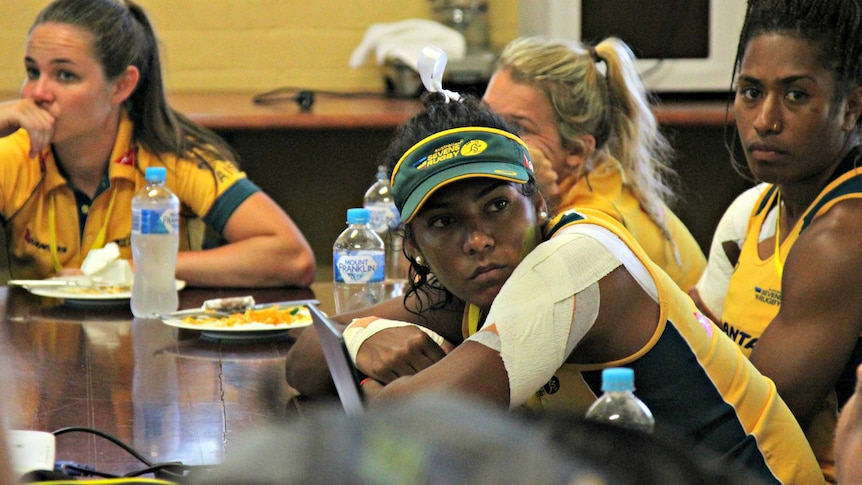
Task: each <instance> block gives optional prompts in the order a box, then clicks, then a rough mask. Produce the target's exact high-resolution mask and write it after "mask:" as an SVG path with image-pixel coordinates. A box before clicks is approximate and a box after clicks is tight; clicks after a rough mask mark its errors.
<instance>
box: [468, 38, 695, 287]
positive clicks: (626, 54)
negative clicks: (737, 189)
mask: <svg viewBox="0 0 862 485" xmlns="http://www.w3.org/2000/svg"><path fill="white" fill-rule="evenodd" d="M634 61H635V58H634V56H633V55H632V53H631V51H630V50H629V48H628V46H627V45H626V44H625V43H624V42H623V41H621V40H619V39H616V38H608V39H605V40H604V41H602V42H600V43H599V44H597V45H596V46H595V47H587V46H583V45H579V44H574V43H568V42H564V41H558V40H550V39H542V38H535V37H528V38H521V39H516V40H514V41H512V42H511V43H509V45H507V46H506V48H505V49H504V50H503V53H502V54H501V56H500V60H499V62H498V67H497V70H496V72H495V73H494V75H493V76H492V77H491V80H490V82H489V83H488V88H487V90H486V91H485V96H484V100H485V102H487V103H488V105H489V106H490V107H491V109H492V110H494V111H495V112H496V113H498V114H500V115H502V116H503V118H505V119H506V120H507V121H509V122H510V123H512V124H513V125H514V126H515V127H516V128H517V129H518V134H519V135H520V136H521V138H523V139H524V141H525V142H526V143H527V145H528V146H529V147H530V155H531V156H532V157H533V163H534V165H535V167H536V178H537V181H538V182H539V185H540V187H541V188H542V190H543V192H545V193H546V195H548V196H549V199H550V202H551V210H552V211H556V210H558V209H567V208H572V207H576V208H581V207H590V208H594V209H597V210H599V211H601V212H604V213H606V214H608V215H610V216H611V217H613V218H614V219H616V220H618V221H620V222H621V223H622V224H623V225H624V226H625V227H626V229H627V230H628V231H629V232H631V234H632V235H633V236H634V237H635V239H636V240H637V241H638V243H639V244H640V245H641V246H642V247H643V248H644V249H645V250H646V252H647V254H648V255H649V256H650V258H651V259H652V260H653V261H655V262H656V263H657V264H658V265H659V266H660V267H661V268H662V269H664V270H665V272H667V273H668V274H669V275H670V276H671V278H673V279H674V281H676V283H677V284H678V285H679V286H680V288H682V289H684V290H688V289H689V288H691V287H692V286H694V284H695V283H696V282H697V280H698V278H699V277H700V275H701V273H702V272H703V269H704V267H705V266H706V258H705V257H704V256H703V251H702V250H701V249H700V246H699V245H698V243H697V241H695V239H694V237H693V236H692V235H691V233H690V232H689V231H688V228H686V227H685V225H684V224H683V223H682V221H680V220H679V218H678V217H677V216H676V214H674V213H673V211H671V210H670V208H669V207H668V206H667V204H668V203H671V202H674V193H673V190H672V188H671V184H670V179H672V178H673V176H674V172H673V169H672V168H671V166H670V162H671V156H672V150H671V147H670V145H669V144H668V142H667V140H665V138H664V137H663V136H662V134H661V132H660V131H659V127H658V124H657V122H656V119H655V116H653V113H652V111H651V109H650V104H649V100H648V99H647V94H646V90H645V88H644V85H643V83H642V82H641V80H640V77H639V75H638V73H637V70H636V68H635V63H634Z"/></svg>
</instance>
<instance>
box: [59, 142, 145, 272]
mask: <svg viewBox="0 0 862 485" xmlns="http://www.w3.org/2000/svg"><path fill="white" fill-rule="evenodd" d="M42 163H43V166H44V163H45V160H44V158H43V159H42ZM114 163H119V164H122V165H134V164H135V150H134V148H133V149H131V150H129V151H128V152H126V153H124V154H123V156H121V157H120V158H118V159H117V160H115V161H114ZM109 167H110V165H109ZM109 190H110V191H111V200H110V201H109V202H108V210H107V211H105V221H104V222H102V227H101V228H100V229H99V233H98V234H96V239H95V240H93V244H92V245H91V246H90V249H91V250H92V249H101V248H102V246H104V245H105V238H106V237H107V234H108V224H110V222H111V214H112V213H113V212H114V200H116V198H117V188H116V187H110V188H109ZM48 224H49V225H50V227H49V229H48V235H49V237H50V241H49V243H50V244H49V246H50V250H51V260H52V261H53V263H54V271H55V272H56V273H58V274H59V273H60V270H62V269H63V265H62V264H60V258H59V257H58V256H57V203H56V202H55V201H54V193H53V192H52V193H51V197H50V198H49V199H48Z"/></svg>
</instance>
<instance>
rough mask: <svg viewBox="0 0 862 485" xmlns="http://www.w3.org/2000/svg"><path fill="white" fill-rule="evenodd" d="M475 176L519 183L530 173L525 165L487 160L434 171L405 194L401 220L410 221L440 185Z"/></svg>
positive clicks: (528, 176) (525, 180) (528, 178)
mask: <svg viewBox="0 0 862 485" xmlns="http://www.w3.org/2000/svg"><path fill="white" fill-rule="evenodd" d="M476 177H483V178H495V179H499V180H505V181H507V182H515V183H519V184H524V183H527V181H528V180H530V174H529V172H528V171H527V169H526V168H525V167H519V166H517V165H514V164H511V163H500V162H494V161H488V162H471V163H468V164H464V165H455V166H452V167H450V168H447V169H445V170H442V171H440V172H438V173H435V174H434V175H432V176H431V177H429V178H428V179H427V180H425V181H423V182H422V183H421V184H419V185H418V186H417V187H416V188H415V189H414V190H413V191H412V192H411V193H410V195H408V196H407V200H406V201H405V202H404V207H403V208H402V209H401V220H402V222H404V223H407V222H410V220H411V219H413V217H414V216H415V215H416V213H417V212H418V211H419V209H421V208H422V205H423V204H425V201H427V200H428V199H429V198H430V197H431V196H432V195H433V194H434V192H436V191H437V190H438V189H440V188H441V187H445V186H446V185H449V184H451V183H452V182H457V181H459V180H464V179H469V178H476Z"/></svg>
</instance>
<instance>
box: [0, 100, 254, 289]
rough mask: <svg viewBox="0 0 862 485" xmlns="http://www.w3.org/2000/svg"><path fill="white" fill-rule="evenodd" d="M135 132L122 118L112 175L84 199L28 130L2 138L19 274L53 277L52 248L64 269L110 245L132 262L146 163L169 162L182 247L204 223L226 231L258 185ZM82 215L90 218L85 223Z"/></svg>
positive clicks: (1, 208)
mask: <svg viewBox="0 0 862 485" xmlns="http://www.w3.org/2000/svg"><path fill="white" fill-rule="evenodd" d="M132 129H133V126H132V122H131V121H130V120H129V119H128V117H126V116H124V117H123V119H122V120H121V122H120V126H119V132H118V135H117V140H116V142H115V144H114V148H113V151H112V153H111V161H110V163H109V166H108V173H107V179H108V180H107V181H105V182H104V183H103V190H102V191H101V192H100V193H99V194H98V195H97V196H96V197H95V198H94V199H93V200H92V201H87V202H86V203H81V201H80V196H76V193H75V192H76V191H74V190H72V188H71V187H70V186H69V184H68V181H67V180H66V178H65V177H64V176H63V174H62V173H61V171H60V169H59V167H58V166H57V163H56V161H55V160H54V155H53V153H52V152H51V149H50V148H46V149H44V150H43V151H42V152H41V153H40V154H39V155H38V156H37V157H35V158H30V157H29V154H28V152H29V149H30V139H29V137H28V135H27V133H26V131H24V130H18V132H16V133H14V134H12V135H10V136H8V137H5V138H2V139H0V219H2V222H3V224H4V226H5V231H6V241H7V249H8V252H9V265H10V272H11V275H12V277H13V278H47V277H50V276H54V275H55V274H56V269H55V267H56V264H55V256H52V253H54V254H55V255H56V263H59V266H61V267H63V268H78V267H80V265H81V262H82V261H83V260H84V258H85V257H86V256H87V252H88V251H89V250H90V249H91V248H93V249H94V248H98V247H101V246H103V245H104V244H106V243H109V242H116V243H117V244H118V245H119V247H120V252H121V257H123V258H126V259H131V257H132V253H131V228H132V217H131V200H132V196H133V195H134V194H135V192H137V191H138V190H139V189H140V188H142V187H143V186H144V185H145V180H144V172H145V171H146V168H147V167H153V166H159V167H165V168H166V169H167V181H166V184H167V186H168V187H169V188H170V189H171V190H172V191H173V192H174V193H175V194H176V195H177V197H179V199H180V205H181V207H180V216H181V217H180V250H188V249H199V248H200V246H201V244H202V240H203V234H204V233H203V224H202V223H201V220H203V221H204V222H206V223H208V224H210V225H212V226H213V228H214V229H215V230H216V231H217V232H219V233H220V232H221V231H222V230H223V228H224V225H225V224H226V222H227V220H228V218H229V217H230V215H231V214H232V213H233V211H234V210H235V209H236V208H237V207H238V206H239V204H240V203H241V202H242V201H244V200H245V199H246V198H247V197H249V196H250V195H251V194H253V193H254V192H256V191H258V190H259V189H258V188H257V187H256V186H255V185H254V184H253V183H251V182H250V181H249V180H248V179H247V178H246V176H245V174H244V173H243V172H241V171H240V170H239V169H237V168H236V166H235V165H233V164H232V163H230V162H228V161H225V160H209V161H207V162H201V161H197V160H194V161H192V160H185V159H177V158H176V157H175V156H172V155H167V154H161V155H155V154H152V153H149V152H147V151H146V150H145V149H143V148H142V147H140V146H137V145H136V144H135V143H133V142H132V141H131V138H132ZM83 217H86V223H85V224H83V227H82V224H81V223H80V220H81V218H83ZM52 233H53V234H54V236H53V237H52V235H51V234H52ZM52 249H53V251H52Z"/></svg>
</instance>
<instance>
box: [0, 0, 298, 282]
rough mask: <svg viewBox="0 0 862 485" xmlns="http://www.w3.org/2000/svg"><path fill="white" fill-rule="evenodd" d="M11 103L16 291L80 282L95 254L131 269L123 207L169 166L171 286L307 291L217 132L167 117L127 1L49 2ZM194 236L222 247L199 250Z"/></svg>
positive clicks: (5, 128)
mask: <svg viewBox="0 0 862 485" xmlns="http://www.w3.org/2000/svg"><path fill="white" fill-rule="evenodd" d="M24 67H25V71H26V79H25V81H24V84H23V87H22V89H21V99H17V100H13V101H8V102H5V103H2V104H0V220H2V222H3V224H4V226H5V230H6V236H7V244H8V253H9V265H10V273H11V275H12V277H13V278H47V277H50V276H54V275H57V274H68V273H74V272H79V271H80V270H79V268H80V265H81V263H82V261H83V260H84V258H85V257H86V256H87V253H88V252H89V251H90V250H91V249H98V248H101V247H102V246H104V245H105V244H107V243H116V244H117V245H118V246H119V248H120V254H121V257H123V258H125V259H131V244H130V243H131V226H132V223H131V199H132V196H133V195H134V193H135V192H137V191H138V190H139V189H140V188H141V187H143V186H144V184H145V182H144V172H145V170H146V168H147V167H153V166H156V167H165V168H166V171H167V185H168V187H169V188H170V189H171V190H172V191H173V192H174V193H175V194H177V196H178V197H179V199H180V204H181V208H180V254H179V255H178V257H177V272H176V276H177V278H180V279H183V280H185V281H187V282H188V283H189V284H191V285H197V286H281V285H299V286H306V285H309V284H310V283H311V282H312V281H313V279H314V271H315V262H314V256H313V253H312V251H311V248H310V246H309V245H308V242H307V241H306V240H305V237H304V236H303V235H302V233H301V232H300V230H299V229H298V228H297V227H296V225H295V224H294V223H293V221H292V220H291V219H290V218H289V217H288V216H287V214H285V213H284V211H283V210H282V209H281V208H280V207H279V206H278V205H277V204H276V203H275V202H274V201H273V200H272V199H271V198H269V197H268V196H267V195H266V194H264V193H263V192H262V191H261V190H260V189H259V188H258V187H257V186H255V185H254V184H253V183H252V182H251V181H249V180H248V179H247V178H246V176H245V174H244V173H243V172H242V171H240V170H239V168H238V167H237V165H236V157H235V155H234V154H233V152H232V151H231V149H230V148H229V147H228V146H227V144H226V143H225V142H224V141H223V140H221V139H220V138H219V137H218V136H217V135H216V134H215V133H213V132H211V131H209V130H207V129H205V128H203V127H201V126H198V125H196V124H195V123H193V122H192V121H190V120H189V119H188V118H186V117H184V116H183V115H181V114H180V113H177V112H176V111H174V110H173V109H171V107H170V106H169V105H168V104H167V98H166V95H165V87H164V83H163V81H162V73H161V61H160V59H159V50H158V42H157V40H156V36H155V33H154V32H153V27H152V24H151V23H150V20H149V19H148V18H147V15H146V13H145V12H144V10H143V9H142V8H141V7H140V6H138V5H137V4H135V3H134V2H132V1H131V0H56V1H54V2H52V3H51V4H49V5H48V6H47V7H45V8H44V9H43V10H42V11H41V12H40V13H39V15H38V16H37V18H36V20H35V22H34V23H33V26H32V27H31V28H30V31H29V35H28V38H27V44H26V53H25V57H24ZM204 223H205V224H207V225H209V226H210V227H211V228H212V229H213V230H214V231H215V232H216V233H218V234H220V236H221V237H222V238H223V239H225V240H226V241H227V243H226V244H225V245H223V246H221V247H218V248H215V249H208V250H202V245H203V244H202V243H203V235H204V231H203V228H204Z"/></svg>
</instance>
